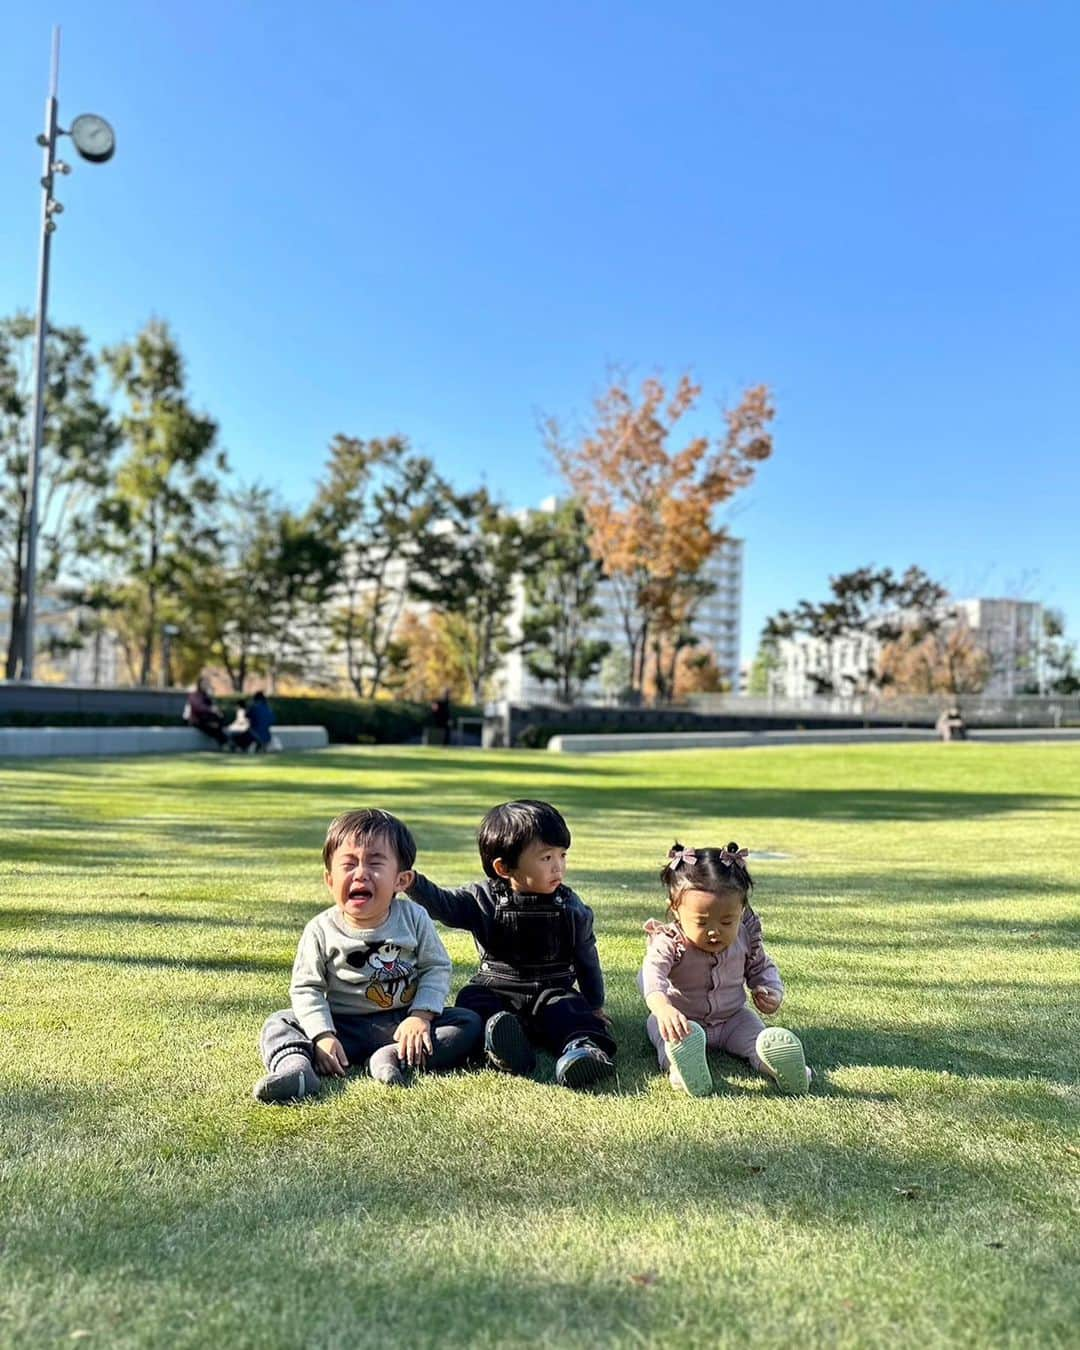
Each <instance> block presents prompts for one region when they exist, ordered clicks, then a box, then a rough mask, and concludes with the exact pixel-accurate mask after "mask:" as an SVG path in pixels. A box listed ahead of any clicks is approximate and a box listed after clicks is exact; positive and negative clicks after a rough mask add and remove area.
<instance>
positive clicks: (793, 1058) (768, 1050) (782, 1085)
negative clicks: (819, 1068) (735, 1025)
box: [754, 1027, 810, 1097]
mask: <svg viewBox="0 0 1080 1350" xmlns="http://www.w3.org/2000/svg"><path fill="white" fill-rule="evenodd" d="M754 1049H755V1050H756V1051H757V1055H758V1059H760V1060H761V1062H762V1064H764V1065H765V1067H766V1069H767V1070H768V1071H769V1072H770V1073H771V1074H772V1076H773V1077H774V1078H775V1079H776V1086H777V1087H778V1088H779V1089H780V1091H781V1092H786V1093H787V1094H788V1095H789V1096H792V1097H800V1096H802V1095H803V1094H805V1093H807V1092H809V1091H810V1070H809V1069H808V1068H807V1067H806V1056H805V1055H804V1054H803V1048H802V1041H800V1040H799V1038H798V1036H796V1035H795V1033H794V1032H793V1031H788V1030H787V1029H786V1028H785V1027H766V1028H765V1030H764V1031H759V1032H758V1038H757V1041H756V1042H755V1044H754Z"/></svg>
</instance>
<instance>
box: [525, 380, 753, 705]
mask: <svg viewBox="0 0 1080 1350" xmlns="http://www.w3.org/2000/svg"><path fill="white" fill-rule="evenodd" d="M700 397H701V386H700V385H699V384H696V383H695V382H694V381H693V380H692V379H691V378H690V376H689V375H683V376H681V377H680V379H679V380H678V381H677V383H676V384H675V387H674V388H673V389H672V390H671V392H670V393H669V391H668V389H667V387H666V386H665V384H664V382H663V381H662V380H661V379H659V378H657V377H652V378H650V379H647V380H645V381H644V382H643V383H642V385H641V388H640V391H639V392H638V394H637V395H636V396H635V395H634V394H633V393H631V391H630V390H629V389H628V388H627V387H626V384H625V382H620V381H619V380H616V381H615V382H613V383H612V384H611V386H610V388H609V389H608V390H607V391H606V392H605V393H603V394H601V395H600V397H599V398H597V399H596V401H595V403H594V408H593V412H594V415H593V422H592V426H591V428H590V429H589V430H588V432H587V433H586V434H584V435H583V436H582V437H580V438H578V439H575V440H573V441H568V440H567V439H566V438H565V436H564V435H563V433H562V430H561V428H560V426H559V424H558V423H557V422H556V421H555V420H553V419H548V421H547V422H546V423H545V426H544V435H545V441H546V443H547V446H548V449H549V450H550V451H551V453H552V454H553V455H554V457H555V460H556V462H557V463H558V465H559V468H560V469H561V470H562V473H563V476H564V478H565V479H566V481H567V483H568V484H569V486H570V488H571V489H572V491H573V492H574V494H575V495H576V496H578V497H579V498H580V499H581V501H582V504H583V508H584V511H585V517H586V520H587V522H588V524H589V527H590V530H591V540H590V546H591V548H592V550H593V553H594V556H596V557H597V558H598V559H599V560H600V561H601V562H602V563H603V566H604V571H605V574H606V575H607V576H608V577H609V578H610V579H611V580H612V582H613V584H614V585H613V589H614V591H615V594H616V598H617V602H618V604H619V607H620V611H621V616H622V619H623V627H624V630H625V632H626V637H627V642H628V647H629V653H630V657H631V670H632V682H633V685H634V687H635V688H637V689H642V688H644V684H645V678H644V677H645V660H646V653H647V649H648V642H649V640H650V638H651V640H652V642H653V644H654V651H656V648H655V643H656V640H657V638H658V637H659V636H660V635H664V636H669V637H670V638H672V639H674V637H675V635H676V633H677V632H678V630H679V628H680V626H684V625H685V624H686V622H687V621H688V620H692V615H693V610H694V608H695V602H696V600H697V599H699V598H700V587H699V586H698V585H697V577H698V574H699V573H700V571H701V568H702V566H703V565H704V563H705V562H706V561H707V559H708V558H709V557H710V556H711V555H712V554H713V553H714V552H715V550H716V549H717V547H718V546H719V544H720V542H721V541H722V540H723V538H724V534H725V531H724V529H723V528H722V527H719V526H717V524H716V522H715V519H714V517H715V512H716V507H717V506H718V505H720V504H721V503H722V502H725V501H727V500H728V499H729V498H730V497H732V496H733V495H734V494H735V493H736V492H738V491H739V489H740V488H743V487H745V486H746V485H747V484H748V483H749V482H750V481H751V480H752V479H753V476H754V473H755V470H756V468H757V465H758V464H759V463H761V462H762V461H763V460H765V459H768V457H769V455H770V454H771V453H772V434H771V432H770V430H769V424H770V423H771V422H772V419H773V416H774V409H773V405H772V399H771V395H770V392H769V390H768V388H767V387H766V386H765V385H756V386H754V387H753V388H751V389H747V390H746V392H745V393H744V394H743V397H742V400H741V402H740V403H739V404H738V406H737V407H735V408H733V409H728V410H726V411H725V412H724V420H725V423H726V428H725V430H724V432H723V434H722V435H721V436H719V437H715V438H714V437H710V436H706V435H698V436H693V437H691V439H690V440H689V441H687V443H686V444H685V445H684V446H683V447H682V448H681V449H673V448H670V447H669V444H668V442H669V440H670V439H671V438H672V436H673V434H674V433H675V431H676V428H677V426H678V423H679V422H680V421H681V420H682V419H683V418H684V417H685V416H686V415H687V414H688V413H690V412H691V411H692V410H693V409H694V407H695V406H696V405H697V403H698V400H699V399H700ZM654 678H655V679H656V681H657V683H658V684H659V685H660V686H661V687H663V686H665V684H666V683H667V682H666V680H665V677H664V674H663V672H662V671H661V670H659V669H658V670H657V672H655V676H654ZM667 692H668V693H669V694H670V692H671V690H670V689H668V690H667Z"/></svg>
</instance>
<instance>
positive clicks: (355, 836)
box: [323, 806, 416, 872]
mask: <svg viewBox="0 0 1080 1350" xmlns="http://www.w3.org/2000/svg"><path fill="white" fill-rule="evenodd" d="M373 839H385V840H386V842H387V843H388V844H389V846H390V847H391V848H392V849H393V850H394V856H395V857H396V858H397V860H398V870H399V871H401V872H407V871H408V870H409V868H410V867H412V865H413V863H414V862H415V861H416V840H415V839H414V838H413V837H412V831H411V830H410V829H409V827H408V826H407V825H405V824H404V823H403V822H402V821H400V820H398V818H397V816H392V815H391V814H390V812H389V811H382V810H380V809H379V807H377V806H371V807H367V808H365V809H363V810H360V811H343V812H342V813H341V815H340V816H335V817H334V819H333V820H332V821H331V822H330V824H329V825H328V826H327V830H326V842H325V843H324V844H323V866H324V867H325V868H326V870H327V871H328V872H329V870H330V862H331V859H332V858H333V856H334V854H335V853H336V852H337V851H338V849H339V848H341V846H342V844H350V843H353V842H355V843H357V844H370V843H371V841H372V840H373Z"/></svg>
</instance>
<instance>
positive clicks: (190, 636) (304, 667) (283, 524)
mask: <svg viewBox="0 0 1080 1350" xmlns="http://www.w3.org/2000/svg"><path fill="white" fill-rule="evenodd" d="M215 534H216V539H217V542H218V550H217V556H216V557H214V558H213V559H212V560H211V561H210V562H209V563H207V564H205V565H197V566H195V567H192V568H190V569H185V579H184V583H183V585H182V588H181V594H180V596H179V609H180V614H181V615H182V616H184V617H182V618H181V619H180V621H179V626H180V628H181V644H182V645H181V651H182V653H183V654H184V656H185V658H186V659H185V660H184V661H183V667H184V669H185V671H186V673H187V674H193V673H194V672H195V670H197V669H198V668H199V667H200V666H201V665H203V664H204V663H205V662H206V660H207V659H208V658H209V659H213V660H215V661H217V662H219V663H220V664H221V665H222V667H223V668H224V669H225V672H226V674H227V675H228V677H229V680H230V683H231V684H232V687H233V688H234V689H235V690H236V691H237V692H239V691H241V690H242V689H243V688H244V686H245V682H246V681H247V680H248V678H249V677H250V676H252V675H254V674H255V673H256V672H258V673H260V674H262V675H265V676H266V677H267V678H268V679H269V682H270V685H271V688H273V687H274V685H275V684H276V682H277V680H278V679H279V678H280V676H281V675H282V674H284V673H286V672H288V673H292V674H299V673H301V672H303V673H309V672H310V670H311V669H312V667H313V666H317V665H318V663H319V661H320V660H321V657H322V651H321V645H322V640H323V627H324V624H323V607H324V605H325V604H326V602H327V599H328V597H329V595H330V592H331V589H332V587H333V586H334V584H335V583H336V580H337V553H336V550H335V549H334V548H333V546H332V545H331V544H330V542H329V541H328V540H327V539H326V538H325V536H324V535H323V534H322V532H321V531H320V530H319V529H318V528H317V526H316V525H315V523H314V522H313V521H312V520H311V519H309V518H306V517H301V516H298V515H296V514H295V513H293V512H292V511H289V510H288V509H286V508H285V507H283V506H281V505H280V504H278V503H277V502H275V500H274V498H273V496H272V494H271V493H270V492H269V490H268V489H266V488H263V487H258V486H252V487H247V488H241V489H239V490H237V491H235V492H232V493H229V494H228V495H227V496H226V497H224V498H223V499H222V502H221V509H220V510H219V512H218V525H217V529H216V531H215Z"/></svg>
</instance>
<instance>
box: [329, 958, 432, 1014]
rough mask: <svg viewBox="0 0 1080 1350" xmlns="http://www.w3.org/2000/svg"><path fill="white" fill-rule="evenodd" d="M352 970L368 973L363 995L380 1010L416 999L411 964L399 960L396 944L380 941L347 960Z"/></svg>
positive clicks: (414, 977)
mask: <svg viewBox="0 0 1080 1350" xmlns="http://www.w3.org/2000/svg"><path fill="white" fill-rule="evenodd" d="M346 959H347V960H348V963H349V965H350V966H352V967H353V969H354V970H359V971H361V972H362V973H363V974H365V975H367V974H370V976H371V978H370V980H369V981H368V984H367V987H366V988H365V989H364V996H365V997H366V998H368V999H370V1000H371V1002H372V1003H374V1004H375V1005H376V1006H377V1007H379V1008H384V1009H385V1008H393V1007H394V1006H395V1005H396V1006H397V1007H399V1008H405V1007H408V1005H409V1004H410V1003H411V1002H412V1001H413V999H414V998H415V997H416V986H417V983H418V982H417V979H416V975H415V970H414V967H413V964H412V962H411V961H403V960H402V959H401V947H400V946H399V945H398V943H396V942H380V943H379V944H378V945H377V946H375V947H369V948H367V950H366V951H362V952H360V951H357V952H350V953H349V955H348V957H347V958H346Z"/></svg>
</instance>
